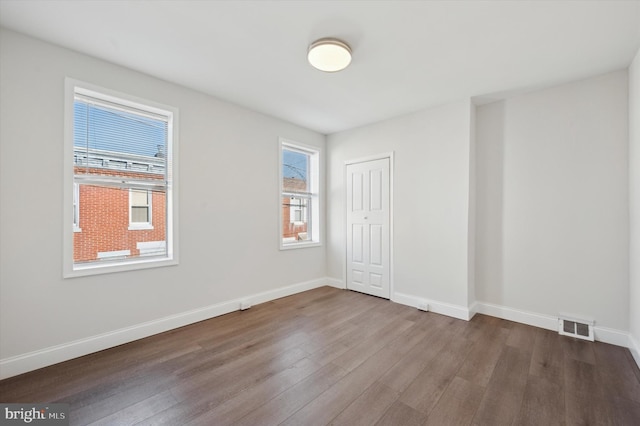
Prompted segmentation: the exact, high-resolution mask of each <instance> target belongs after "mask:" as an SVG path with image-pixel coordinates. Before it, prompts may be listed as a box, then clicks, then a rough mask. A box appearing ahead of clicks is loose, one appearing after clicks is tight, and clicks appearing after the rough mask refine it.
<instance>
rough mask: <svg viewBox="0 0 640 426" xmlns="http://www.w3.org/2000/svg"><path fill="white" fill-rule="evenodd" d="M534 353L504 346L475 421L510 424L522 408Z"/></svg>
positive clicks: (478, 423)
mask: <svg viewBox="0 0 640 426" xmlns="http://www.w3.org/2000/svg"><path fill="white" fill-rule="evenodd" d="M530 360H531V355H530V354H527V353H526V352H524V351H521V350H520V349H517V348H514V347H512V346H505V347H504V350H503V351H502V355H501V356H500V359H499V360H498V363H497V364H496V368H495V370H494V373H493V375H492V377H491V380H490V381H489V385H488V386H487V390H486V391H485V393H484V396H483V398H482V401H481V402H480V406H479V407H478V411H477V412H476V415H475V416H474V418H473V424H475V425H496V426H498V425H511V424H513V421H514V419H515V417H516V415H517V414H518V412H519V411H520V405H521V404H522V397H523V395H524V391H525V386H526V384H527V377H528V370H529V363H530Z"/></svg>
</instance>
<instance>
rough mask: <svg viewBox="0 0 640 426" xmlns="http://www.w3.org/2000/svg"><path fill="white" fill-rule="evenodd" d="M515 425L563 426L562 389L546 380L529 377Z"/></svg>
mask: <svg viewBox="0 0 640 426" xmlns="http://www.w3.org/2000/svg"><path fill="white" fill-rule="evenodd" d="M514 424H517V425H522V426H525V425H531V426H537V425H546V426H553V425H563V424H564V393H563V392H562V387H561V386H559V385H558V384H556V383H553V382H549V381H548V380H546V379H543V378H539V377H535V376H529V379H528V381H527V386H526V388H525V391H524V396H523V398H522V405H521V407H520V412H519V413H518V416H517V417H516V420H515V422H514Z"/></svg>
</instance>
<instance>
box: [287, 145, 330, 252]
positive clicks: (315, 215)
mask: <svg viewBox="0 0 640 426" xmlns="http://www.w3.org/2000/svg"><path fill="white" fill-rule="evenodd" d="M285 149H286V150H289V151H297V152H300V153H302V154H307V155H309V171H308V174H309V188H310V192H311V194H310V197H309V200H310V204H311V206H310V208H309V207H308V209H309V212H308V215H309V217H308V222H307V233H310V236H311V238H310V239H309V240H306V241H286V242H285V241H284V239H283V238H282V233H283V229H282V225H283V223H284V221H285V219H286V221H287V222H290V220H291V216H290V217H288V218H285V217H283V214H284V213H283V208H282V200H283V198H284V197H291V196H295V194H291V193H285V192H284V189H283V187H282V182H283V173H282V155H283V151H284V150H285ZM278 153H279V155H278V171H279V172H278V175H279V179H278V181H279V185H278V186H279V191H278V209H279V213H278V218H279V219H280V220H279V226H278V229H279V233H278V241H279V244H280V250H292V249H298V248H308V247H319V246H321V245H322V241H321V237H320V236H321V230H322V223H321V220H322V218H321V216H320V212H321V211H322V210H321V205H320V204H321V196H320V191H321V185H320V183H321V175H320V170H321V167H320V164H321V155H322V153H321V150H320V148H319V147H315V146H310V145H306V144H301V143H298V142H294V141H290V140H287V139H284V138H280V140H279V151H278ZM289 214H290V215H291V213H289Z"/></svg>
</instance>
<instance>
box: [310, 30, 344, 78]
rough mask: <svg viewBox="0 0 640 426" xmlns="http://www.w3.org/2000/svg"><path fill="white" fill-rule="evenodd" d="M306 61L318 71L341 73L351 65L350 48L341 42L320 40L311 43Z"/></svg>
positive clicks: (326, 39) (331, 39)
mask: <svg viewBox="0 0 640 426" xmlns="http://www.w3.org/2000/svg"><path fill="white" fill-rule="evenodd" d="M307 59H308V60H309V63H310V64H311V65H313V66H314V67H315V68H317V69H319V70H320V71H324V72H336V71H342V70H343V69H345V68H346V67H348V66H349V64H350V63H351V48H350V47H349V45H348V44H347V43H345V42H344V41H342V40H338V39H335V38H321V39H320V40H316V41H314V42H313V43H311V46H309V52H308V54H307Z"/></svg>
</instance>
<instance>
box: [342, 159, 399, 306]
mask: <svg viewBox="0 0 640 426" xmlns="http://www.w3.org/2000/svg"><path fill="white" fill-rule="evenodd" d="M389 184H390V179H389V159H388V158H384V159H380V160H373V161H366V162H362V163H355V164H349V165H348V166H347V185H346V187H347V229H348V230H349V232H347V288H349V289H351V290H356V291H361V292H363V293H367V294H372V295H374V296H379V297H384V298H387V299H389V298H390V285H389V264H390V237H389V226H390V222H389V218H390V201H389V200H390V197H389V192H390V186H389Z"/></svg>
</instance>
